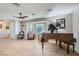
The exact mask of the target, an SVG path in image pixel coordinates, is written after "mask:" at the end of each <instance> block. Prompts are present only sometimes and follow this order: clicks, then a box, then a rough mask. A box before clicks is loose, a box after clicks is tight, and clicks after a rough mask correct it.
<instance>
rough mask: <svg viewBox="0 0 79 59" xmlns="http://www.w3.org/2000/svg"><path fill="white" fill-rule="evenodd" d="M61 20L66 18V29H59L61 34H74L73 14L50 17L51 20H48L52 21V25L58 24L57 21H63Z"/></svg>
mask: <svg viewBox="0 0 79 59" xmlns="http://www.w3.org/2000/svg"><path fill="white" fill-rule="evenodd" d="M61 18H65V29H59V32H64V33H72V32H73V29H72V28H73V27H72V13H70V14H66V15H61V16H54V17H50V18H48V20H50V21H51V23H52V22H56V20H57V19H61ZM60 30H61V31H60Z"/></svg>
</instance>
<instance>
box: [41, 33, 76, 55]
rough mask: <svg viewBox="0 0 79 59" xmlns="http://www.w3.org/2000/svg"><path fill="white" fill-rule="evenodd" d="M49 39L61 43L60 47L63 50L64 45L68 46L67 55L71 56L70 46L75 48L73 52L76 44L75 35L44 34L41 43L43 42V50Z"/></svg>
mask: <svg viewBox="0 0 79 59" xmlns="http://www.w3.org/2000/svg"><path fill="white" fill-rule="evenodd" d="M49 39H52V40H53V39H54V40H56V43H57V41H59V47H60V48H62V43H64V44H66V45H67V53H68V54H69V46H70V45H72V46H73V52H74V48H75V44H74V42H76V39H74V38H73V33H52V34H51V33H43V34H42V37H41V42H42V50H43V48H44V42H45V41H47V40H49Z"/></svg>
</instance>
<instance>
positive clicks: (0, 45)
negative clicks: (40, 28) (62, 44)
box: [0, 38, 77, 56]
mask: <svg viewBox="0 0 79 59" xmlns="http://www.w3.org/2000/svg"><path fill="white" fill-rule="evenodd" d="M76 55H77V54H76V53H73V52H72V50H71V51H70V54H69V55H68V54H67V53H66V49H65V48H63V49H60V48H59V47H58V45H56V44H55V43H49V42H46V43H45V46H44V50H43V51H42V49H41V42H39V41H38V40H37V39H35V40H25V39H23V40H16V39H10V38H4V39H0V56H76Z"/></svg>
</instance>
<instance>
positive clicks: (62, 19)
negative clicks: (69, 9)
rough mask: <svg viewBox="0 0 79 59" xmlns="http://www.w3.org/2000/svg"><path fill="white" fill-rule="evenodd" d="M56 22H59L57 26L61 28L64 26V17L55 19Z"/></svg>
mask: <svg viewBox="0 0 79 59" xmlns="http://www.w3.org/2000/svg"><path fill="white" fill-rule="evenodd" d="M56 23H59V24H60V26H59V28H62V29H64V28H65V18H61V19H57V20H56Z"/></svg>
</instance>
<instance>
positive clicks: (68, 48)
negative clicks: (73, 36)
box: [67, 44, 69, 54]
mask: <svg viewBox="0 0 79 59" xmlns="http://www.w3.org/2000/svg"><path fill="white" fill-rule="evenodd" d="M67 54H69V44H67Z"/></svg>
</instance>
